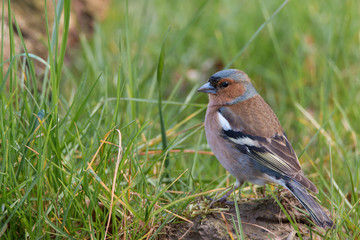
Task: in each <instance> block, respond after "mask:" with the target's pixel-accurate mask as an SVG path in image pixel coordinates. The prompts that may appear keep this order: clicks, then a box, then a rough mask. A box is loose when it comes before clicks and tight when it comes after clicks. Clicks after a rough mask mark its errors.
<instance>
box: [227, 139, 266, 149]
mask: <svg viewBox="0 0 360 240" xmlns="http://www.w3.org/2000/svg"><path fill="white" fill-rule="evenodd" d="M229 139H230V140H231V141H232V142H234V143H236V144H239V145H246V146H253V147H259V146H260V144H259V142H258V141H256V140H252V139H251V138H248V137H243V138H229Z"/></svg>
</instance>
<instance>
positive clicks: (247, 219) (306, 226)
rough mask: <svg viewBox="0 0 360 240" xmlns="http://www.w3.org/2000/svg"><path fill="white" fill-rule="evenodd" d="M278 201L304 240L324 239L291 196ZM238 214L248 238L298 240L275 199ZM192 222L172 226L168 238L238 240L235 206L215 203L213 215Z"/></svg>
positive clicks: (248, 204) (251, 202) (245, 206)
mask: <svg viewBox="0 0 360 240" xmlns="http://www.w3.org/2000/svg"><path fill="white" fill-rule="evenodd" d="M279 198H280V201H281V204H282V205H283V206H284V208H285V209H286V210H287V212H288V213H289V214H290V215H291V216H292V217H293V218H295V219H296V222H297V223H298V227H299V230H300V233H301V235H302V238H303V239H310V234H311V235H312V239H321V237H320V235H318V234H317V233H322V232H323V230H321V229H319V228H318V227H316V226H314V225H312V224H311V222H310V221H309V219H310V217H309V216H307V215H305V214H304V213H303V212H301V211H299V210H298V209H297V208H299V209H303V207H302V206H301V205H300V203H299V202H298V201H297V200H296V198H295V197H294V196H293V195H292V194H290V193H289V192H286V193H284V194H283V196H280V197H279ZM239 212H240V217H241V221H242V228H243V232H244V235H245V236H246V239H299V237H298V236H297V234H296V231H295V230H294V228H293V227H292V225H291V224H290V222H289V220H288V219H287V217H286V215H285V214H284V213H283V211H282V210H281V208H280V207H279V205H278V204H277V203H276V201H275V200H274V199H273V198H265V199H261V200H256V199H255V200H254V199H253V200H249V201H246V202H240V203H239ZM233 219H234V221H233ZM190 220H191V221H192V222H193V223H189V222H180V223H173V224H171V225H170V226H169V228H168V230H167V239H200V240H202V239H213V240H217V239H219V240H220V239H232V238H233V239H236V232H235V228H234V225H236V226H237V217H236V209H235V205H234V204H220V203H216V204H214V205H213V206H212V207H211V211H210V213H208V214H201V215H198V216H196V217H193V218H190ZM234 222H235V224H234ZM310 232H311V233H310ZM230 235H232V236H230ZM315 236H317V237H315Z"/></svg>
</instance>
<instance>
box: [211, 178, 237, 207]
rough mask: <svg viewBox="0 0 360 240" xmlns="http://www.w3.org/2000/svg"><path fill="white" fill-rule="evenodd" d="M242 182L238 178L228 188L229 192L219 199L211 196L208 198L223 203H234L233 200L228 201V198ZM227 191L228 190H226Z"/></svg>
mask: <svg viewBox="0 0 360 240" xmlns="http://www.w3.org/2000/svg"><path fill="white" fill-rule="evenodd" d="M241 184H242V183H241V182H239V180H237V179H236V182H235V184H234V185H233V186H232V187H231V189H229V190H228V192H227V193H226V194H225V195H224V196H222V197H221V198H219V199H213V198H210V197H209V196H207V197H206V198H207V199H208V200H211V201H212V202H221V203H225V204H234V202H233V201H227V200H226V199H227V198H228V197H229V196H230V194H232V193H233V192H234V191H235V190H237V189H238V188H239V187H240V186H241ZM225 191H226V190H225Z"/></svg>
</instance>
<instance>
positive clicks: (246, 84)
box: [197, 69, 257, 105]
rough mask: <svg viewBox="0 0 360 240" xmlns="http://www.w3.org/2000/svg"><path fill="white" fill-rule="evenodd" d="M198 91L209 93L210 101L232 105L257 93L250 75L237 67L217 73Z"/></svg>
mask: <svg viewBox="0 0 360 240" xmlns="http://www.w3.org/2000/svg"><path fill="white" fill-rule="evenodd" d="M197 91H198V92H203V93H207V94H209V98H210V103H211V104H216V105H231V104H234V103H237V102H240V101H244V100H247V99H249V98H251V97H253V96H254V95H256V94H257V92H256V90H255V89H254V87H253V86H252V84H251V81H250V78H249V77H248V75H247V74H246V73H244V72H243V71H240V70H237V69H227V70H222V71H219V72H217V73H215V74H214V75H212V76H211V77H210V78H209V81H208V82H207V83H206V84H204V85H203V86H201V87H200V88H199V89H198V90H197Z"/></svg>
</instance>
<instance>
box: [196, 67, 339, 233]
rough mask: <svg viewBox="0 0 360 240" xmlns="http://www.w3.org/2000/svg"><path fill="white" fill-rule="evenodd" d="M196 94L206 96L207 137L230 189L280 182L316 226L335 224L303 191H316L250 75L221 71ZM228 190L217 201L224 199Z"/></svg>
mask: <svg viewBox="0 0 360 240" xmlns="http://www.w3.org/2000/svg"><path fill="white" fill-rule="evenodd" d="M197 91H198V92H203V93H208V95H209V105H208V108H207V111H206V116H205V133H206V138H207V141H208V143H209V146H210V148H211V150H212V151H213V153H214V155H215V156H216V158H217V159H218V160H219V162H220V163H221V164H222V166H223V167H224V168H225V169H226V170H227V171H229V172H230V173H231V174H232V175H234V176H235V177H236V183H235V185H234V188H233V190H234V189H237V188H239V187H240V186H241V184H242V183H243V182H244V181H249V182H251V183H254V184H258V185H264V184H265V183H277V184H280V185H282V186H283V187H285V188H287V189H288V190H289V191H290V192H291V193H292V194H293V195H294V196H295V197H296V198H297V199H298V200H299V202H300V203H301V204H302V205H303V206H304V207H305V209H306V210H307V211H308V212H309V213H310V215H311V217H312V219H313V220H314V221H315V223H316V224H317V225H319V226H320V227H322V228H332V227H333V226H334V223H333V221H332V220H331V219H330V218H329V217H328V216H327V215H326V213H325V212H324V211H323V210H322V208H321V206H320V205H319V204H318V203H317V202H316V201H315V200H314V198H313V197H312V196H311V195H310V194H309V193H308V192H307V190H310V191H312V192H314V193H318V192H319V191H318V189H317V188H316V186H315V185H314V184H313V183H312V182H311V181H310V180H309V179H307V178H306V177H305V176H304V175H303V173H302V171H301V167H300V164H299V160H298V158H297V156H296V154H295V152H294V149H293V148H292V146H291V144H290V142H289V140H288V139H287V137H286V135H285V133H284V130H283V129H282V127H281V125H280V122H279V120H278V119H277V117H276V115H275V113H274V112H273V111H272V109H271V108H270V106H269V105H268V104H267V103H266V102H265V101H264V99H263V98H262V97H261V96H260V95H259V94H258V93H257V92H256V90H255V88H254V87H253V85H252V84H251V81H250V79H249V77H248V76H247V75H246V74H245V73H244V72H242V71H240V70H236V69H228V70H223V71H220V72H217V73H215V74H214V75H212V76H211V77H210V78H209V81H208V82H207V83H206V84H204V85H203V86H202V87H200V88H199V89H198V90H197ZM233 190H232V191H233ZM232 191H229V192H228V193H227V194H226V195H225V196H224V197H222V198H221V199H219V200H220V201H222V200H226V198H227V197H228V196H229V195H230V194H231V192H232Z"/></svg>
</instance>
